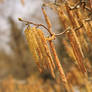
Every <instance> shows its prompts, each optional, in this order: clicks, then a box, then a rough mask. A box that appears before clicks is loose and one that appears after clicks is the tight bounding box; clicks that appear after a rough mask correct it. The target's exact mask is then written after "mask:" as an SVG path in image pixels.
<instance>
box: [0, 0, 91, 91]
mask: <svg viewBox="0 0 92 92" xmlns="http://www.w3.org/2000/svg"><path fill="white" fill-rule="evenodd" d="M54 1H55V0H0V86H1V87H0V88H1V89H0V92H15V89H16V90H18V91H16V92H29V91H24V89H25V88H26V87H27V90H28V89H30V92H45V91H46V92H61V91H62V92H65V91H64V90H65V89H64V87H63V85H62V83H60V84H58V83H57V82H56V81H55V80H53V78H52V77H51V75H50V74H45V73H44V74H40V72H39V71H38V69H37V66H36V64H35V61H34V60H33V59H32V55H31V53H30V51H29V48H28V44H27V42H26V39H25V36H24V30H25V28H26V25H25V24H24V23H22V22H20V21H19V20H18V18H19V17H21V18H23V19H24V20H28V21H32V22H34V23H39V24H40V23H41V24H44V25H46V23H45V20H44V16H43V13H42V10H41V5H42V4H43V3H44V2H54ZM57 1H58V2H59V1H60V0H57ZM46 12H47V14H48V17H49V18H50V21H51V23H52V31H53V32H55V33H59V32H62V31H64V30H63V27H62V25H61V22H60V19H59V16H58V15H57V14H56V13H55V12H54V11H52V10H51V9H50V8H46ZM46 26H47V25H46ZM41 29H43V28H41ZM44 33H45V36H48V33H47V32H46V30H45V29H44ZM64 39H66V38H65V35H63V36H60V37H58V38H57V39H56V40H55V41H54V43H55V46H56V50H57V53H58V56H59V59H60V61H61V64H62V66H63V68H64V71H65V73H66V72H69V71H72V74H75V72H77V73H78V72H79V71H77V69H76V68H75V67H76V63H75V61H76V60H74V58H73V56H72V55H71V53H72V50H71V47H70V45H69V44H67V43H66V42H65V41H64ZM67 45H68V47H69V48H67V47H66V46H67ZM88 46H89V49H88ZM86 47H87V50H85V51H84V52H85V56H86V57H87V56H88V57H87V58H85V60H88V61H89V62H90V61H91V59H92V57H91V56H92V53H91V52H92V46H91V45H90V44H89V43H88V44H87V46H86ZM86 47H83V48H84V49H85V48H86ZM65 49H66V50H67V51H68V50H69V51H68V52H67V51H66V50H65ZM89 52H90V53H89ZM69 53H70V54H69ZM90 63H91V62H90ZM90 63H88V65H87V66H88V69H89V70H87V71H88V72H89V75H90V76H91V78H92V74H91V73H92V67H91V65H90ZM91 64H92V63H91ZM75 75H76V74H75ZM57 76H58V72H57ZM76 76H77V75H76ZM77 77H79V76H77ZM12 80H13V82H12ZM80 80H81V79H79V81H80ZM91 80H92V79H91ZM57 81H60V80H57ZM69 81H72V83H73V84H77V83H76V82H75V80H73V76H72V75H71V73H69ZM9 83H10V85H15V84H16V85H17V84H18V85H20V84H21V85H22V86H19V89H21V91H20V90H19V89H18V88H17V87H18V86H17V87H16V85H15V86H12V88H10V87H8V84H9ZM81 83H82V84H83V81H82V82H81ZM28 84H30V85H31V88H30V85H29V86H28ZM91 84H92V82H91ZM24 85H27V86H26V87H24ZM78 85H79V84H78ZM6 86H7V87H8V89H5V88H6ZM82 87H83V86H82ZM35 88H36V89H35ZM77 89H78V88H77V86H76V87H75V88H74V90H75V92H80V91H78V90H77ZM6 90H8V91H6ZM47 90H48V91H47ZM83 90H84V89H83ZM81 92H89V91H81Z"/></svg>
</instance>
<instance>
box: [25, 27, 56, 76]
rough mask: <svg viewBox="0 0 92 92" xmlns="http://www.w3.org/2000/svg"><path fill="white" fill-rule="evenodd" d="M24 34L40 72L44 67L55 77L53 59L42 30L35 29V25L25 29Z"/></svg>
mask: <svg viewBox="0 0 92 92" xmlns="http://www.w3.org/2000/svg"><path fill="white" fill-rule="evenodd" d="M25 35H26V38H27V41H28V45H29V48H30V50H31V53H32V55H33V57H34V59H35V61H36V63H37V65H38V68H39V70H40V71H41V72H42V71H44V70H46V69H49V70H50V72H51V74H52V76H53V78H55V74H54V68H55V65H54V63H53V62H54V61H53V58H52V56H51V53H50V50H49V48H48V45H47V42H46V39H45V37H44V34H43V32H42V31H41V30H40V29H36V28H35V27H32V28H31V27H28V28H27V29H26V30H25Z"/></svg>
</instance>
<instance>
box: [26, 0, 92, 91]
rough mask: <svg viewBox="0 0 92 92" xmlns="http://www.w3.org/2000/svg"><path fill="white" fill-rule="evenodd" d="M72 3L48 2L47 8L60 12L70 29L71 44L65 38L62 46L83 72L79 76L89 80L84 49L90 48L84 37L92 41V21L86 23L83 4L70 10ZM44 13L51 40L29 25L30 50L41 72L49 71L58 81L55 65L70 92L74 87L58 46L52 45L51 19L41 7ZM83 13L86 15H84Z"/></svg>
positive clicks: (27, 36) (64, 25) (53, 35)
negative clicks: (65, 69)
mask: <svg viewBox="0 0 92 92" xmlns="http://www.w3.org/2000/svg"><path fill="white" fill-rule="evenodd" d="M72 4H73V2H72V0H69V1H67V2H62V3H59V4H53V3H46V4H44V6H48V7H50V8H52V9H54V10H55V11H56V12H57V13H58V15H59V17H60V20H61V22H62V25H63V27H64V29H65V30H66V29H67V30H69V31H68V32H66V39H67V40H69V42H67V40H66V39H65V40H63V43H64V45H65V47H66V49H67V51H68V53H69V54H72V55H70V56H71V57H72V58H74V60H75V61H76V63H77V66H78V67H79V69H80V71H81V72H80V74H82V76H85V78H87V77H88V76H87V70H86V67H85V64H86V61H85V57H84V52H83V51H84V49H85V48H86V49H88V48H87V42H86V40H85V36H84V34H87V36H88V38H89V39H90V41H91V42H92V32H91V31H92V22H89V21H85V20H86V18H87V14H88V11H87V10H85V9H84V8H83V7H82V5H81V6H80V7H79V8H78V9H73V10H72V9H70V5H72ZM42 11H43V14H44V17H45V21H46V23H47V25H48V28H47V30H48V32H49V33H50V37H49V38H46V37H45V36H44V33H43V32H42V30H40V29H38V28H37V27H31V26H29V25H28V27H27V28H26V30H25V35H26V39H27V42H28V45H29V48H30V51H31V53H32V55H33V57H34V60H35V62H36V64H37V66H38V69H39V71H40V72H49V73H51V75H52V76H53V78H55V69H56V68H55V65H56V66H57V69H58V71H59V73H60V78H61V79H62V81H63V84H64V86H65V88H66V90H67V92H71V90H72V88H71V86H70V85H69V83H68V81H67V79H66V77H65V73H64V71H63V68H62V65H61V64H60V61H59V58H58V56H57V53H56V50H55V46H54V44H53V42H52V40H53V39H55V34H53V33H52V32H51V23H50V20H49V18H48V16H47V14H46V12H45V10H44V8H42ZM83 14H84V15H85V16H83ZM35 25H36V24H35ZM47 42H49V43H47ZM48 45H49V46H48ZM67 46H69V47H67ZM49 47H50V48H49ZM53 57H54V58H53ZM72 92H73V90H72Z"/></svg>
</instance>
